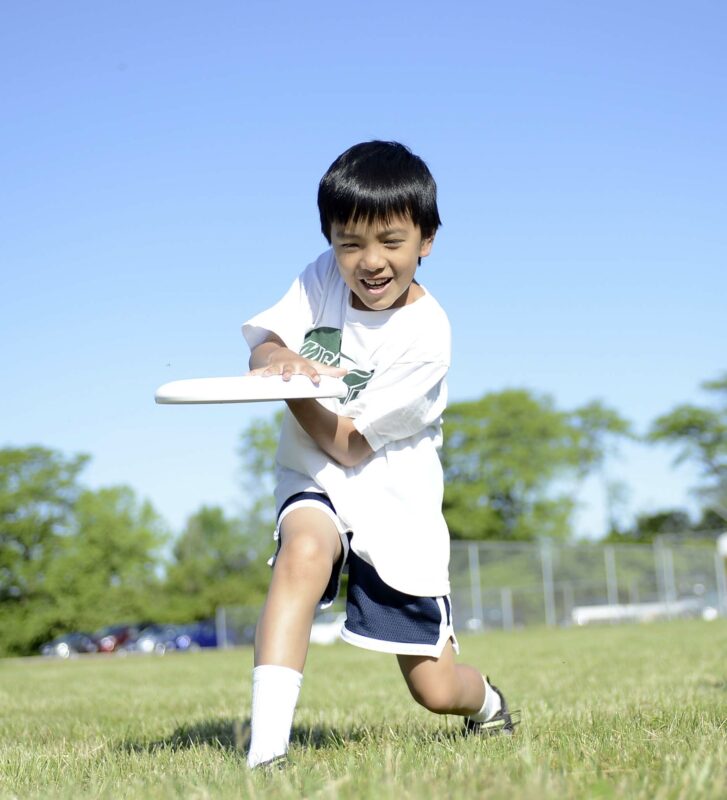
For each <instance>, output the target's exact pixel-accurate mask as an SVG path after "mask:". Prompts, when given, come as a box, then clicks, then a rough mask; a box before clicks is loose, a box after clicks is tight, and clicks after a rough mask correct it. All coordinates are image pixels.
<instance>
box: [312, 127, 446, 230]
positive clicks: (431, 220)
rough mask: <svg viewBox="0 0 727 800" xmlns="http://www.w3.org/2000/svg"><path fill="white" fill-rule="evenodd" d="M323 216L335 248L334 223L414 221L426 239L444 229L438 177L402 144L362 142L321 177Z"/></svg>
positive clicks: (320, 192)
mask: <svg viewBox="0 0 727 800" xmlns="http://www.w3.org/2000/svg"><path fill="white" fill-rule="evenodd" d="M318 211H319V212H320V215H321V230H322V231H323V235H324V236H325V237H326V240H327V241H328V243H329V244H330V242H331V225H332V224H333V223H334V222H338V223H342V224H345V223H347V222H359V221H364V222H367V223H369V222H373V221H374V220H383V221H389V220H391V219H392V218H393V217H404V216H409V217H410V218H411V221H412V222H413V223H414V224H415V225H418V226H419V228H420V230H421V232H422V236H423V237H424V238H425V239H427V238H429V237H431V236H434V234H435V233H436V231H437V228H438V227H439V226H440V225H441V224H442V221H441V219H440V218H439V211H438V210H437V184H436V183H435V182H434V178H433V177H432V173H431V172H430V171H429V168H428V167H427V165H426V164H425V163H424V161H422V159H421V158H419V156H416V155H414V153H412V151H411V150H410V149H409V148H408V147H405V146H404V145H403V144H399V143H398V142H381V141H373V142H362V143H361V144H355V145H354V146H353V147H350V148H349V149H348V150H346V152H345V153H341V155H340V156H338V158H337V159H336V160H335V161H334V162H333V164H331V166H330V167H329V168H328V170H327V172H326V174H325V175H324V176H323V177H322V178H321V182H320V185H319V187H318Z"/></svg>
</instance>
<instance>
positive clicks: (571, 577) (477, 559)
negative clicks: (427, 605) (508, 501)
mask: <svg viewBox="0 0 727 800" xmlns="http://www.w3.org/2000/svg"><path fill="white" fill-rule="evenodd" d="M450 574H451V580H452V606H453V609H454V618H455V622H456V623H457V625H458V627H459V628H460V629H468V630H483V629H490V628H503V629H505V630H510V629H512V628H516V627H524V626H526V625H542V624H545V625H585V624H589V623H595V622H621V621H648V620H654V619H671V618H674V617H681V616H701V617H704V618H707V619H709V618H713V617H715V616H717V615H720V614H725V615H727V584H726V582H725V564H724V558H723V557H722V556H721V555H720V554H719V553H718V552H717V550H716V549H715V547H714V544H713V543H712V544H706V543H705V544H703V545H702V544H694V545H685V544H676V543H672V542H669V541H668V540H667V539H666V538H662V539H659V540H657V541H656V542H655V543H654V544H653V545H638V544H624V545H603V544H564V543H555V542H553V541H550V540H543V541H541V542H537V543H535V542H489V541H480V542H452V559H451V563H450Z"/></svg>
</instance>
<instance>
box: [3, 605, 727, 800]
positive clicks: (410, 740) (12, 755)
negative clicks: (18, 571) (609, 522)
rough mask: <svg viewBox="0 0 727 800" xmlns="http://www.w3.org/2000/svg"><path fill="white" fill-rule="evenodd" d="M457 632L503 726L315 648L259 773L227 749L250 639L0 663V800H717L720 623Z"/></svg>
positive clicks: (726, 730) (389, 661)
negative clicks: (285, 760)
mask: <svg viewBox="0 0 727 800" xmlns="http://www.w3.org/2000/svg"><path fill="white" fill-rule="evenodd" d="M461 643H462V649H463V660H465V661H468V662H470V663H474V664H478V665H480V666H481V667H482V668H483V669H486V670H487V671H488V672H489V673H490V675H491V676H492V677H493V680H495V681H496V682H497V683H498V684H499V685H500V686H501V687H502V688H504V689H506V690H507V694H508V698H509V699H510V700H511V705H513V706H516V707H520V708H522V710H523V724H522V725H521V726H520V728H519V730H518V734H517V735H516V736H515V737H513V738H512V739H507V738H492V739H486V740H483V739H474V738H464V737H462V736H461V735H460V733H459V731H460V720H459V719H457V718H454V717H435V716H434V715H431V714H428V713H427V712H426V711H424V710H423V709H420V708H419V707H417V706H415V704H414V703H413V701H412V700H410V698H409V696H408V693H407V692H406V689H405V687H404V685H403V682H402V680H401V678H400V677H399V675H398V671H397V668H396V664H395V661H394V659H393V657H391V656H382V655H378V654H375V653H368V652H366V651H362V650H358V649H356V648H353V647H350V646H348V645H345V644H337V645H334V646H331V647H315V648H313V649H312V650H311V654H310V657H309V661H308V668H307V671H306V677H305V681H304V683H303V691H302V693H301V700H300V705H299V709H298V712H297V715H296V724H295V728H294V736H293V745H292V747H291V752H290V761H289V764H288V766H287V767H286V768H285V769H283V770H276V771H272V772H269V773H265V772H262V773H260V772H254V773H250V772H249V771H248V770H247V768H246V766H245V762H244V756H243V755H242V753H241V752H240V750H239V749H238V746H237V745H238V743H239V738H240V732H239V724H238V721H239V720H242V721H243V722H244V721H245V720H246V719H247V716H248V714H249V703H250V687H249V675H250V669H251V666H252V653H251V651H250V650H247V649H244V650H235V651H225V652H202V653H199V654H184V655H176V656H175V655H172V656H164V657H161V658H159V657H157V658H155V657H133V658H132V657H129V658H115V657H107V658H102V657H93V658H81V659H76V660H72V661H68V662H53V661H44V660H41V659H29V660H24V661H19V660H17V661H5V662H0V797H2V798H9V797H18V798H33V797H37V798H41V797H42V798H46V797H64V798H74V799H75V798H90V797H103V798H115V799H118V798H173V797H184V798H200V799H201V798H218V797H220V798H228V797H229V798H240V797H253V798H262V797H265V798H298V797H316V798H376V800H388V799H389V798H396V800H403V798H417V800H419V799H420V798H442V797H447V796H449V797H456V798H504V797H507V798H591V797H604V798H608V797H619V798H645V799H646V798H648V799H649V800H652V799H653V798H685V800H687V799H688V800H691V799H692V798H725V797H727V622H725V621H723V620H720V621H716V622H712V623H703V622H673V623H661V624H654V625H648V626H647V625H642V626H630V627H601V628H591V629H577V630H573V629H571V630H552V631H551V630H544V629H530V630H524V631H519V632H514V633H509V634H505V633H492V634H487V635H485V636H470V637H463V638H462V642H461Z"/></svg>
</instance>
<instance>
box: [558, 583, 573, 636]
mask: <svg viewBox="0 0 727 800" xmlns="http://www.w3.org/2000/svg"><path fill="white" fill-rule="evenodd" d="M561 588H562V590H563V618H564V619H565V620H566V625H572V624H573V605H574V602H573V600H574V598H573V584H572V583H571V582H570V581H566V582H565V583H563V584H561Z"/></svg>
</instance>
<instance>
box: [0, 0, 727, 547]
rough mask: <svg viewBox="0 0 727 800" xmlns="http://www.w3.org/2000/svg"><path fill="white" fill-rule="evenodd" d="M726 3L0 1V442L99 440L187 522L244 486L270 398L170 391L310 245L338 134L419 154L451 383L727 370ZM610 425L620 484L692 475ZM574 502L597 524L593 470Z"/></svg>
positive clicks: (243, 354) (573, 380) (569, 395)
mask: <svg viewBox="0 0 727 800" xmlns="http://www.w3.org/2000/svg"><path fill="white" fill-rule="evenodd" d="M726 31H727V6H725V5H724V4H723V3H721V2H695V3H689V4H686V3H672V2H660V3H654V2H611V3H583V2H562V1H561V2H513V3H507V4H504V3H491V2H460V3H456V4H451V7H445V6H443V5H442V4H441V3H434V2H427V0H419V2H400V3H396V2H393V3H392V2H379V0H374V1H373V2H367V3H365V4H348V3H332V2H317V3H308V4H303V3H295V2H287V1H286V2H276V0H268V2H260V1H259V0H252V1H251V0H247V2H229V1H227V0H226V1H225V2H210V3H206V4H204V5H203V4H200V3H192V2H178V1H177V2H154V3H142V2H123V3H122V2H118V3H113V4H111V3H106V4H99V3H96V2H74V3H63V4H59V3H52V2H25V3H15V4H8V5H7V6H6V7H5V8H4V11H3V24H2V26H0V67H1V68H2V80H3V102H2V103H1V104H0V153H1V154H2V155H1V156H0V186H2V190H1V191H0V228H1V229H2V233H1V234H0V333H1V334H2V341H3V352H4V354H5V357H4V358H3V362H4V363H3V367H4V368H3V387H4V388H3V392H2V393H1V395H0V420H2V436H1V438H0V443H2V444H4V445H17V446H24V445H28V444H35V443H39V444H43V445H46V446H49V447H54V448H58V449H60V450H62V451H64V452H66V453H69V454H70V453H75V452H87V453H90V454H91V455H92V457H93V460H92V462H91V465H90V467H89V468H88V469H87V471H86V472H85V473H84V476H85V480H86V482H87V483H88V484H89V485H90V486H93V487H95V486H101V485H110V484H118V483H127V484H130V485H131V486H132V487H134V489H135V490H137V492H138V493H139V494H140V495H141V496H144V497H148V498H149V499H150V500H151V501H152V502H153V503H154V505H155V506H156V508H157V510H158V511H159V512H160V513H161V514H162V515H163V516H164V517H165V518H166V519H167V521H168V522H169V524H170V525H171V526H172V527H173V528H174V529H175V530H178V529H179V528H180V527H181V526H182V524H183V522H184V520H185V518H186V516H187V515H188V514H190V513H192V512H194V511H195V510H196V509H197V508H198V507H199V505H200V504H202V503H219V504H222V505H224V506H225V507H226V508H228V509H229V510H230V511H236V510H238V508H239V505H240V502H241V499H242V495H241V489H240V487H239V484H238V478H239V476H238V474H237V470H238V457H237V455H236V452H235V451H236V447H237V440H238V437H239V433H240V431H241V430H242V429H243V427H244V426H245V425H246V424H247V423H249V421H250V420H251V419H252V418H253V417H255V416H261V415H262V416H267V415H269V414H270V413H272V410H273V407H272V406H267V405H266V406H219V407H218V406H204V407H162V406H156V405H155V404H154V402H153V394H154V390H155V388H156V387H157V386H158V385H159V384H161V383H164V382H166V381H168V380H173V379H177V378H185V377H200V376H213V375H231V374H236V373H239V372H241V371H243V370H244V369H245V368H246V363H247V351H246V348H245V346H244V342H243V340H242V338H241V336H240V333H239V327H240V324H241V323H242V322H243V321H244V320H245V319H246V318H248V317H249V316H251V315H252V314H253V313H255V312H256V311H258V310H260V309H261V308H264V307H266V306H267V305H270V304H271V303H272V302H273V301H274V300H275V299H277V297H278V296H279V295H280V294H281V293H282V292H283V291H284V290H285V289H286V288H287V286H288V285H289V283H290V281H291V280H292V278H293V277H294V276H295V274H297V272H299V271H300V269H302V267H304V266H305V264H307V263H308V262H309V261H311V260H313V259H314V258H315V257H316V256H317V255H318V254H319V253H320V252H321V251H322V250H323V249H324V248H325V241H324V240H323V238H322V236H321V234H320V231H319V228H318V220H317V211H316V206H315V194H316V189H317V183H318V180H319V179H320V176H321V175H322V173H323V172H324V171H325V169H326V167H327V166H328V165H329V164H330V162H331V161H332V160H333V159H334V158H335V156H336V155H338V154H339V153H340V152H341V151H342V150H344V149H345V148H346V147H348V146H349V145H351V144H353V143H355V142H358V141H362V140H366V139H371V138H387V139H397V140H400V141H403V142H404V143H406V144H408V145H409V146H410V147H412V148H413V149H414V151H415V152H417V153H419V154H420V155H422V156H423V157H424V158H425V159H426V161H427V162H428V164H429V166H430V167H431V169H432V171H433V173H434V175H435V177H436V179H437V182H438V185H439V192H440V194H439V199H440V211H441V215H442V218H443V221H444V225H443V227H442V229H441V231H440V234H439V236H438V240H437V242H436V244H435V249H434V252H433V254H432V256H431V257H430V258H429V259H427V260H426V261H425V262H424V265H423V266H422V269H421V274H420V279H421V282H422V283H424V284H425V285H426V286H427V287H428V289H429V290H430V291H431V292H432V293H433V294H434V295H435V296H436V297H437V298H438V299H439V300H440V302H441V303H442V304H443V305H444V306H445V308H446V309H447V310H448V311H449V313H450V316H451V319H452V323H453V328H454V353H453V356H454V365H453V368H452V371H451V376H450V395H451V398H452V399H453V400H465V399H471V398H475V397H478V396H480V395H482V394H483V393H485V392H488V391H496V390H499V389H503V388H505V387H511V386H527V387H530V388H533V389H535V390H537V391H539V392H543V393H549V394H551V395H553V397H554V398H555V400H556V402H557V403H558V405H559V406H560V407H562V408H573V407H575V406H577V405H579V404H582V403H585V402H587V401H589V400H591V399H593V398H601V399H602V400H603V401H604V402H606V403H607V404H609V405H611V406H613V407H614V408H616V409H617V410H619V411H620V412H621V413H622V414H623V415H625V416H626V417H628V418H630V419H631V420H632V421H633V422H634V424H635V425H636V427H637V429H639V430H644V429H645V428H646V427H647V426H648V424H649V422H650V421H651V420H652V419H654V417H655V416H657V415H658V414H660V413H663V412H665V411H667V410H669V409H670V408H671V407H673V406H674V405H675V404H677V403H680V402H683V401H695V402H702V401H704V400H705V397H704V395H702V394H701V393H700V391H699V384H700V383H701V382H702V381H703V380H705V379H708V378H712V377H715V376H716V375H718V374H720V373H721V372H723V371H724V370H725V369H727V346H726V344H725V343H726V342H727V314H725V307H726V306H727V303H726V302H725V298H727V270H726V269H725V267H726V264H725V261H726V259H725V256H726V255H727V226H725V219H727V163H726V156H725V153H726V152H727V151H725V146H724V143H725V141H727V110H726V109H727V98H726V97H725V86H726V85H727V57H726V56H725V48H724V36H725V33H726ZM673 455H674V454H673V452H671V451H669V450H668V449H663V448H659V449H647V448H645V447H643V446H628V447H625V448H623V451H622V454H621V457H620V458H619V459H614V460H612V461H611V463H610V464H609V467H608V470H609V475H610V476H611V478H612V479H621V480H623V481H625V482H626V483H627V484H628V486H629V499H628V503H627V505H626V506H625V507H624V509H623V512H624V514H626V516H628V515H630V514H633V513H636V512H637V511H648V510H655V509H657V508H663V507H665V506H674V505H684V504H685V503H688V502H689V494H688V490H689V487H690V486H692V485H693V484H694V482H695V474H694V472H693V471H692V470H690V469H689V468H685V467H682V468H679V469H673V468H672V467H671V459H672V457H673ZM578 497H579V500H580V503H581V510H580V512H579V514H578V516H577V528H578V531H579V532H580V533H581V534H583V535H591V536H593V535H597V534H599V533H600V532H601V530H602V525H603V516H604V515H603V502H602V496H601V490H600V487H599V485H598V484H597V482H595V481H592V482H590V483H588V484H587V485H585V486H583V487H580V489H579V492H578Z"/></svg>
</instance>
